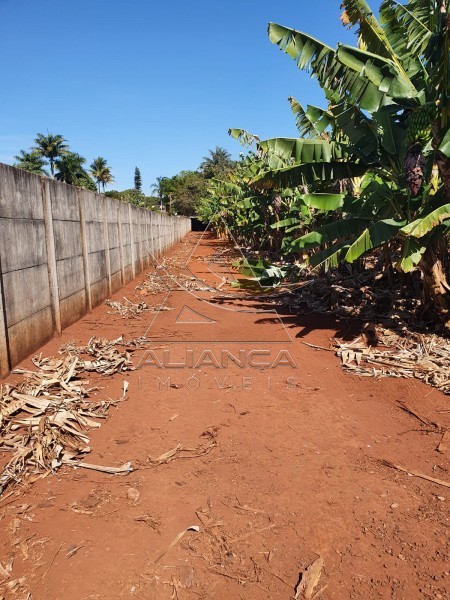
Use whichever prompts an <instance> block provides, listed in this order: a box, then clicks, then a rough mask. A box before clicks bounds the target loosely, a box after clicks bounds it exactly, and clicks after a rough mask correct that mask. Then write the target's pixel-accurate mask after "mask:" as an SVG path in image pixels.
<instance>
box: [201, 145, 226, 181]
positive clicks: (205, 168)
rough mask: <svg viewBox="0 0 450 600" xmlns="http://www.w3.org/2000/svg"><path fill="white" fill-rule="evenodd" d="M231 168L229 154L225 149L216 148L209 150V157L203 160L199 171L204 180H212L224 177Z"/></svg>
mask: <svg viewBox="0 0 450 600" xmlns="http://www.w3.org/2000/svg"><path fill="white" fill-rule="evenodd" d="M233 166H234V161H233V160H232V159H231V154H230V153H229V152H228V151H227V150H225V148H221V147H220V146H216V149H215V150H209V156H206V157H204V158H203V160H202V162H201V163H200V167H199V171H200V173H201V174H202V175H203V177H204V178H205V179H212V178H213V177H221V176H223V175H225V174H226V173H228V172H229V171H231V169H232V168H233Z"/></svg>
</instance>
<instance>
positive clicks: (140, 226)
mask: <svg viewBox="0 0 450 600" xmlns="http://www.w3.org/2000/svg"><path fill="white" fill-rule="evenodd" d="M141 210H142V209H141V208H138V209H137V222H138V246H139V272H142V271H143V270H144V268H145V267H144V255H143V253H142V224H141Z"/></svg>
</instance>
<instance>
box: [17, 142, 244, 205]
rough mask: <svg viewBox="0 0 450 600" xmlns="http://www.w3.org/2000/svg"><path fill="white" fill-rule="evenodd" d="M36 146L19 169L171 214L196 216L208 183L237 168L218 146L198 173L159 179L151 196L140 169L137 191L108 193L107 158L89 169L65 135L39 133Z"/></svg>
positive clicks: (20, 160)
mask: <svg viewBox="0 0 450 600" xmlns="http://www.w3.org/2000/svg"><path fill="white" fill-rule="evenodd" d="M34 142H35V145H34V146H33V147H32V148H31V149H30V150H28V151H25V150H21V151H20V154H19V155H17V156H15V160H16V162H15V163H14V166H15V167H17V168H19V169H23V170H25V171H29V172H31V173H35V174H37V175H44V176H47V177H48V176H50V177H51V178H52V179H57V180H58V181H62V182H64V183H68V184H71V185H76V186H78V187H84V188H87V189H90V190H92V191H98V192H99V193H100V192H101V191H103V193H105V194H106V195H107V196H109V197H111V198H116V199H119V200H122V201H125V202H129V203H131V204H134V205H137V206H143V207H146V208H150V209H152V210H162V211H167V212H168V213H170V214H179V215H194V214H196V212H197V210H198V207H199V205H200V203H201V199H202V198H203V197H204V196H205V194H206V192H207V183H208V181H210V180H212V179H214V178H223V177H227V176H228V174H229V173H230V172H231V171H232V169H233V168H234V166H235V162H234V161H233V160H232V159H231V156H230V154H229V152H227V151H226V150H225V149H224V148H221V147H219V146H217V147H216V149H215V150H210V151H209V156H207V157H204V158H203V160H202V162H201V164H200V166H199V168H198V169H197V170H195V171H187V170H184V171H181V172H180V173H178V174H176V175H174V176H173V177H163V176H161V177H158V178H157V179H156V182H155V183H154V184H153V185H152V186H151V188H150V192H151V193H150V194H149V195H146V194H145V193H144V192H143V185H142V176H141V171H140V169H139V167H136V168H135V171H134V187H133V188H130V189H126V190H122V191H118V190H110V191H107V192H106V191H105V188H106V186H107V185H110V184H111V183H112V182H113V181H114V178H113V176H112V172H111V168H110V167H109V165H108V163H107V161H106V159H105V158H103V157H101V156H99V157H97V158H95V159H94V160H93V161H92V164H91V165H90V166H89V168H86V167H85V164H86V159H85V158H84V157H82V156H81V155H80V154H77V153H76V152H72V151H71V150H70V147H69V145H68V144H67V140H66V139H65V138H64V137H63V136H62V135H54V134H52V133H48V134H47V135H44V134H42V133H38V134H37V136H36V139H35V141H34Z"/></svg>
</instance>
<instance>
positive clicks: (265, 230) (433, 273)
mask: <svg viewBox="0 0 450 600" xmlns="http://www.w3.org/2000/svg"><path fill="white" fill-rule="evenodd" d="M342 8H343V9H344V11H343V13H342V15H341V21H342V23H343V25H344V26H346V27H354V26H356V27H357V45H356V46H355V47H353V46H348V45H345V44H338V46H337V47H336V48H332V47H331V46H328V45H327V44H324V43H322V42H320V41H319V40H317V39H315V38H313V37H312V36H310V35H308V34H307V33H304V32H301V31H297V30H295V29H291V28H288V27H284V26H281V25H277V24H275V23H270V24H269V31H268V33H269V39H270V41H271V42H272V43H273V44H275V45H276V46H278V48H279V49H280V50H281V51H282V52H284V53H286V54H287V55H288V56H289V57H290V58H292V59H293V60H294V62H295V64H296V65H297V67H298V68H299V69H302V70H306V71H307V72H309V73H310V74H311V75H312V76H313V77H314V78H316V80H317V81H318V83H319V84H320V86H321V88H322V90H323V93H324V100H325V103H324V106H323V107H319V106H310V105H308V106H304V105H302V104H301V103H300V102H298V101H297V100H295V99H294V98H290V99H289V100H290V105H291V109H292V111H293V114H294V118H295V120H296V124H297V128H298V131H299V136H300V137H298V138H294V139H287V138H275V139H269V140H264V141H261V140H260V139H259V138H258V137H257V136H255V135H252V134H250V133H248V132H247V131H245V130H242V129H241V130H238V129H235V130H230V133H231V135H232V136H234V137H235V138H237V139H239V140H240V141H241V142H242V143H243V144H248V145H251V146H252V148H253V149H252V150H251V151H250V152H249V154H248V155H247V156H245V157H244V158H243V159H242V160H241V161H240V163H239V164H238V165H237V167H236V168H235V169H234V170H233V172H232V174H231V176H230V177H229V178H228V180H222V181H221V180H218V179H215V180H213V181H212V184H211V185H210V186H209V189H208V193H207V195H206V197H205V199H204V200H203V202H202V203H201V206H200V209H199V213H200V215H201V216H202V218H203V219H204V220H205V221H213V222H215V223H216V226H217V229H219V230H221V229H222V230H223V229H225V228H227V229H228V230H229V231H231V232H233V234H234V236H235V237H237V238H238V239H239V240H240V242H241V243H243V244H246V245H248V246H251V247H253V248H260V249H266V250H274V251H281V253H282V254H283V256H284V257H285V258H286V257H288V256H290V257H291V259H290V260H291V261H292V263H293V264H295V263H298V262H302V261H303V260H306V262H307V264H309V265H310V266H311V267H315V268H319V269H321V270H322V271H327V270H329V269H334V268H337V267H338V266H339V265H346V268H347V272H348V269H353V271H355V270H356V272H357V271H358V269H361V268H364V261H365V260H366V257H370V256H371V255H372V256H374V257H375V258H376V259H377V260H376V262H377V264H380V259H381V264H383V262H384V274H385V276H386V277H387V278H388V279H389V280H390V282H392V280H393V279H394V278H395V277H396V273H403V278H400V280H399V281H405V278H408V277H410V278H412V277H413V275H415V274H418V275H419V277H420V281H421V286H422V292H423V306H424V307H425V308H427V307H428V308H430V307H433V308H434V311H435V313H436V314H437V315H439V317H440V318H441V320H442V321H443V322H444V323H446V324H447V325H448V326H450V294H449V291H450V285H449V283H448V282H449V279H448V277H449V272H450V257H449V253H448V236H449V232H450V126H449V125H450V102H449V96H450V7H449V0H408V1H404V2H403V3H401V2H397V1H396V0H383V2H382V3H381V7H380V10H379V18H377V17H376V15H375V13H374V12H373V11H372V10H371V8H370V7H369V6H368V4H367V2H366V1H365V0H343V1H342ZM288 260H289V259H288ZM275 271H276V270H275ZM275 271H272V272H275ZM405 274H406V275H405ZM266 276H267V273H266ZM282 276H283V272H282V270H279V271H278V275H277V277H278V281H280V280H281V279H282ZM415 280H417V278H415ZM410 283H411V286H412V283H413V279H411V281H410Z"/></svg>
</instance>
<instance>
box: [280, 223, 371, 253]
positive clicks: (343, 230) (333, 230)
mask: <svg viewBox="0 0 450 600" xmlns="http://www.w3.org/2000/svg"><path fill="white" fill-rule="evenodd" d="M367 223H368V221H367V219H359V218H358V217H354V218H350V219H341V220H340V221H333V223H327V224H326V225H322V227H318V228H317V229H316V230H315V231H311V232H310V233H306V234H305V235H302V236H301V237H299V238H297V239H296V240H294V241H293V242H292V246H293V247H294V248H314V247H315V246H321V245H322V244H324V243H326V242H334V241H335V240H337V239H339V238H343V237H345V238H348V237H353V238H354V237H355V236H356V235H359V234H360V232H361V231H362V230H363V229H364V228H365V227H366V226H367Z"/></svg>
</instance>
